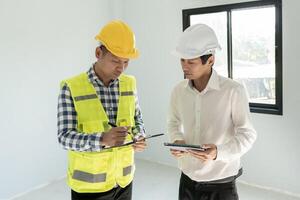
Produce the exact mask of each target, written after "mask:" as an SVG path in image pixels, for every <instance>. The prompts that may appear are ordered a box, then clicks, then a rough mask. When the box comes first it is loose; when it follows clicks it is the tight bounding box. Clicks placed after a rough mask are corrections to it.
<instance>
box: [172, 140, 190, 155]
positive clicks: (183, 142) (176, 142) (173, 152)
mask: <svg viewBox="0 0 300 200" xmlns="http://www.w3.org/2000/svg"><path fill="white" fill-rule="evenodd" d="M174 143H175V144H185V141H184V140H175V142H174ZM170 151H171V154H172V155H173V156H175V157H176V158H179V157H181V156H183V155H185V154H187V153H188V152H186V151H180V150H175V149H170Z"/></svg>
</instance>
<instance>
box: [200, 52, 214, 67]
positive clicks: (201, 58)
mask: <svg viewBox="0 0 300 200" xmlns="http://www.w3.org/2000/svg"><path fill="white" fill-rule="evenodd" d="M211 56H212V54H207V55H203V56H200V60H201V62H202V64H203V65H205V64H206V62H207V60H208V59H209V58H210V57H211Z"/></svg>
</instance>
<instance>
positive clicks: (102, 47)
mask: <svg viewBox="0 0 300 200" xmlns="http://www.w3.org/2000/svg"><path fill="white" fill-rule="evenodd" d="M99 48H100V49H101V51H102V52H103V55H105V54H107V53H108V50H107V48H106V47H105V46H104V45H103V44H101V45H100V47H99Z"/></svg>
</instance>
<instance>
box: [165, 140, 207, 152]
mask: <svg viewBox="0 0 300 200" xmlns="http://www.w3.org/2000/svg"><path fill="white" fill-rule="evenodd" d="M164 146H166V147H169V148H170V149H174V150H179V151H187V150H197V151H205V148H203V147H201V145H194V144H176V143H168V142H165V143H164Z"/></svg>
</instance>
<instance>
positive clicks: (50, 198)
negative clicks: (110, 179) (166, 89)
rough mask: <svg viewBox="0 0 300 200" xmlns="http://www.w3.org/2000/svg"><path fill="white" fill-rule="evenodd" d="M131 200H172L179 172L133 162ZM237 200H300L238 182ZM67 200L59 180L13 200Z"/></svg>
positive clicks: (63, 185) (164, 167)
mask: <svg viewBox="0 0 300 200" xmlns="http://www.w3.org/2000/svg"><path fill="white" fill-rule="evenodd" d="M136 166H137V167H136V174H135V180H134V185H133V200H153V199H155V200H176V199H177V194H178V182H179V176H180V171H179V170H178V169H176V168H173V167H169V166H166V165H161V164H158V163H153V162H149V161H145V160H137V161H136ZM238 193H239V197H240V200H300V198H297V197H292V196H288V195H284V194H281V193H277V192H272V191H268V190H264V189H259V188H256V187H251V186H248V185H245V184H243V183H238ZM41 199H42V200H68V199H70V189H69V188H68V187H67V185H66V183H65V180H64V179H63V180H59V181H56V182H53V183H51V184H50V185H48V186H46V187H43V188H41V189H38V190H35V191H32V192H30V193H27V194H26V195H23V196H21V197H18V198H14V199H13V200H41Z"/></svg>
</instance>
